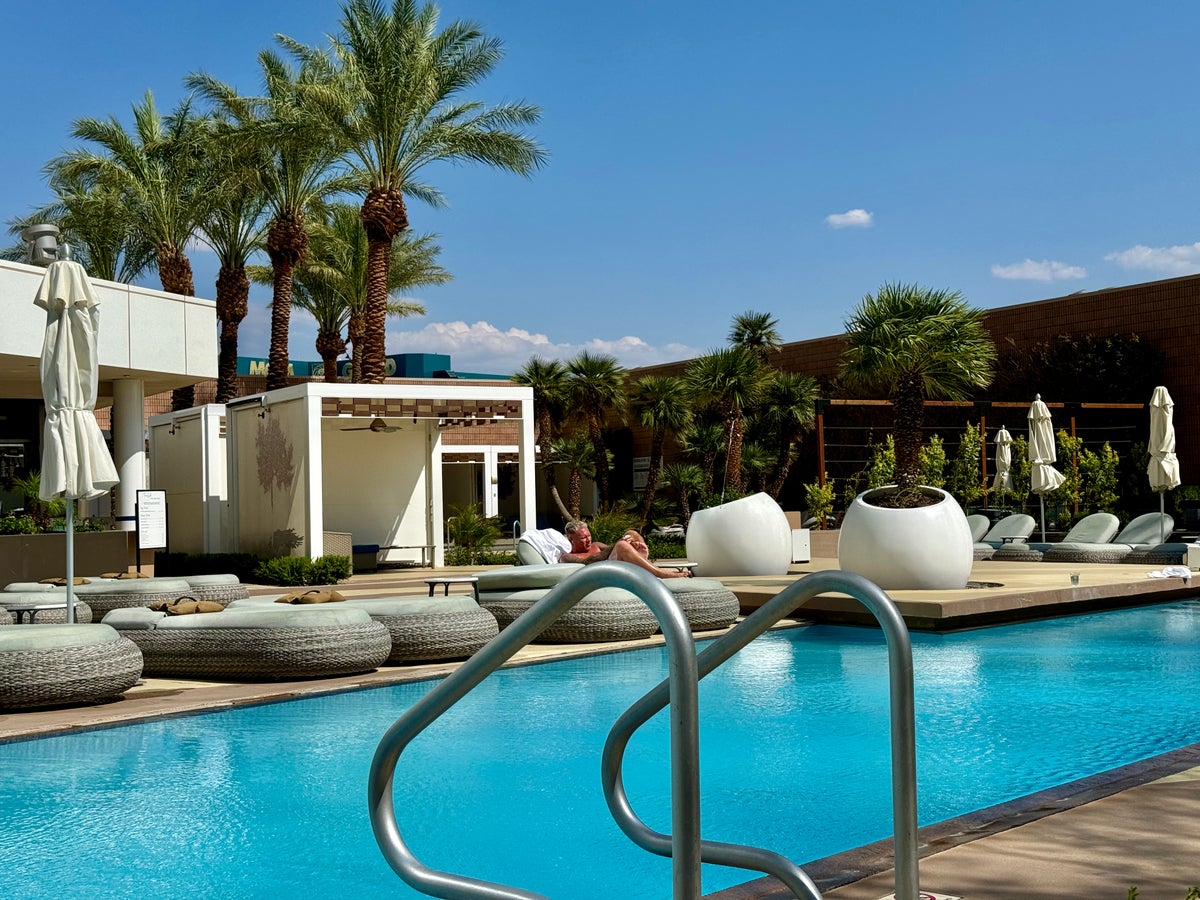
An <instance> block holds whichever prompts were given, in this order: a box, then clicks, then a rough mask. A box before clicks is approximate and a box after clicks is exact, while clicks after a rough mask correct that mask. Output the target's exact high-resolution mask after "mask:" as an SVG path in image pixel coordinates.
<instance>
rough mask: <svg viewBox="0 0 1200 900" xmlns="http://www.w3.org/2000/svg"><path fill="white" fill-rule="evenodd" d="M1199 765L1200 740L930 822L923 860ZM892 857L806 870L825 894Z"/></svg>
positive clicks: (857, 857)
mask: <svg viewBox="0 0 1200 900" xmlns="http://www.w3.org/2000/svg"><path fill="white" fill-rule="evenodd" d="M1198 767H1200V744H1189V745H1188V746H1186V747H1180V748H1179V749H1177V750H1170V751H1168V752H1166V753H1160V754H1158V755H1156V756H1151V757H1148V758H1146V759H1142V760H1138V761H1137V762H1132V763H1128V764H1127V765H1124V766H1118V767H1117V768H1115V769H1108V770H1106V771H1104V772H1099V773H1097V774H1095V775H1090V776H1088V777H1086V778H1080V779H1077V780H1075V781H1068V782H1066V783H1065V784H1060V785H1055V786H1054V787H1050V788H1047V789H1045V790H1042V791H1038V792H1036V793H1033V794H1027V795H1025V796H1023V797H1018V798H1016V799H1014V800H1009V801H1007V802H1005V803H998V804H995V805H993V806H988V807H984V808H983V809H979V810H976V811H975V812H971V813H966V814H964V815H961V816H955V817H954V818H952V819H946V820H944V821H942V822H936V823H934V824H932V825H926V826H925V827H923V828H921V829H919V830H918V833H917V838H918V844H919V847H920V854H921V859H925V858H927V857H929V856H933V855H935V854H938V853H941V852H942V851H944V850H950V849H951V848H953V847H958V846H961V845H963V844H968V843H970V842H972V841H975V840H978V839H980V838H985V837H990V836H991V835H995V834H999V833H1001V832H1004V831H1008V830H1010V829H1013V828H1017V827H1019V826H1021V825H1025V824H1027V823H1029V822H1034V821H1037V820H1038V819H1044V818H1046V817H1048V816H1052V815H1055V814H1056V813H1060V812H1065V811H1066V810H1069V809H1074V808H1076V807H1079V806H1084V805H1086V804H1088V803H1091V802H1093V801H1095V800H1100V799H1103V798H1104V797H1111V796H1112V795H1114V794H1119V793H1121V792H1122V791H1126V790H1129V789H1130V788H1134V787H1139V786H1141V785H1144V784H1149V783H1150V782H1153V781H1157V780H1159V779H1160V778H1166V777H1168V776H1170V775H1175V774H1178V773H1179V772H1185V771H1187V770H1189V769H1194V768H1198ZM892 856H893V850H892V841H891V839H887V840H882V841H876V842H874V843H871V844H866V845H864V846H862V847H856V848H854V849H852V850H847V851H845V852H842V853H836V854H834V855H832V856H827V857H824V858H822V859H818V860H814V861H813V862H811V863H807V864H805V865H804V871H805V872H806V873H807V874H808V876H809V877H810V878H812V880H813V881H814V882H815V883H816V885H817V887H819V888H820V889H821V892H822V893H825V892H827V891H831V890H833V889H834V888H839V887H843V886H845V885H848V884H853V883H854V882H857V881H861V880H863V879H864V878H868V877H870V876H872V875H878V874H880V873H882V872H888V871H890V870H891V869H892V867H893V858H892ZM792 896H793V895H792V893H791V892H790V891H788V890H787V888H785V887H784V886H783V885H781V884H780V883H779V882H778V881H776V880H775V879H773V878H757V879H755V880H753V881H749V882H746V883H744V884H740V885H736V886H734V887H731V888H726V889H724V890H721V891H716V892H714V893H712V894H706V895H705V896H704V900H779V898H785V897H787V898H790V897H792Z"/></svg>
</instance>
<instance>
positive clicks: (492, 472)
mask: <svg viewBox="0 0 1200 900" xmlns="http://www.w3.org/2000/svg"><path fill="white" fill-rule="evenodd" d="M483 514H484V515H485V516H487V517H489V518H491V517H492V516H497V515H499V514H500V465H499V454H498V453H497V452H496V448H495V446H494V445H493V446H490V447H484V448H483Z"/></svg>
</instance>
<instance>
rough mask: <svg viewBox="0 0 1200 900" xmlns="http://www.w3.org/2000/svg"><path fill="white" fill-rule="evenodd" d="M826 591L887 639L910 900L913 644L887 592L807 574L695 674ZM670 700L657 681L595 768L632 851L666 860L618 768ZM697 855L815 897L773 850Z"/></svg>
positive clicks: (895, 773) (861, 581) (904, 899)
mask: <svg viewBox="0 0 1200 900" xmlns="http://www.w3.org/2000/svg"><path fill="white" fill-rule="evenodd" d="M830 592H837V593H843V594H849V595H850V596H851V597H854V598H855V599H856V600H858V601H859V602H861V603H862V604H863V605H864V606H866V607H867V609H869V610H870V611H871V613H872V614H874V616H875V618H876V619H877V620H878V621H879V624H880V626H881V627H882V629H883V633H884V637H885V639H886V641H887V648H888V673H889V682H890V695H891V721H892V727H891V733H892V738H891V740H892V814H893V825H894V829H895V859H896V900H917V898H918V880H919V876H918V863H917V762H916V760H917V751H916V734H915V724H914V708H913V664H912V645H911V643H910V642H909V637H908V629H907V627H906V626H905V624H904V619H903V617H901V615H900V613H899V611H898V610H897V609H896V606H895V604H894V603H892V601H891V599H890V598H889V597H888V596H887V594H885V593H884V592H883V591H882V590H881V589H880V588H879V587H878V586H876V585H875V584H874V583H872V582H870V581H868V580H867V579H865V578H863V577H862V576H860V575H854V574H851V573H849V572H839V571H833V572H816V573H813V574H811V575H806V576H805V577H804V578H801V579H800V580H799V581H797V582H795V583H794V584H792V585H789V586H788V587H787V588H785V589H784V590H782V591H781V592H780V593H778V594H777V595H776V596H775V597H773V598H772V599H771V600H769V601H768V602H767V603H765V604H763V606H761V607H760V608H759V609H757V610H756V611H755V612H754V613H752V614H751V615H749V616H747V617H746V619H745V620H744V621H743V622H741V623H740V624H738V625H737V626H735V627H734V628H733V629H732V630H730V631H729V632H728V633H726V634H725V635H724V636H723V637H720V638H718V639H716V640H715V641H713V642H712V643H711V644H710V645H709V646H708V647H706V648H705V649H704V651H703V652H702V653H701V654H700V656H699V657H698V659H697V668H698V673H699V677H700V678H703V677H704V676H705V675H708V674H709V673H710V672H712V671H713V670H715V669H716V668H717V667H718V666H720V665H721V664H722V663H724V662H725V661H726V660H728V659H729V658H730V657H731V656H733V655H734V654H735V653H737V652H738V651H739V650H741V649H742V648H743V647H745V646H746V645H747V644H749V643H750V642H751V641H753V640H754V639H755V638H756V637H758V636H759V635H760V634H762V633H763V632H765V631H767V630H768V629H769V628H770V627H771V626H772V625H774V624H775V623H777V622H778V621H779V620H780V619H782V618H784V617H785V616H787V615H789V614H790V613H792V612H793V611H794V610H795V609H796V608H797V607H799V606H801V605H803V604H804V603H805V602H807V601H808V600H810V599H812V598H813V597H816V596H817V595H819V594H823V593H830ZM669 695H670V685H669V683H668V682H665V681H664V682H663V683H661V684H659V685H658V686H657V687H655V688H654V689H653V690H651V691H650V692H649V693H647V694H646V695H645V696H643V697H642V698H641V699H639V700H638V701H637V702H635V703H634V704H633V705H632V706H631V707H630V708H629V709H628V710H626V711H625V713H623V714H622V715H621V717H620V718H619V719H618V720H617V722H616V724H614V725H613V727H612V730H611V731H610V732H609V735H608V740H607V741H606V742H605V745H604V755H603V759H602V763H601V773H602V778H603V783H604V797H605V800H606V801H607V802H608V807H609V810H610V811H611V812H612V815H613V818H614V819H615V820H616V822H617V825H618V826H619V827H620V828H621V830H622V831H623V832H625V834H626V836H627V837H629V839H630V840H632V841H633V842H634V843H635V844H637V845H638V846H639V847H642V848H643V849H645V850H648V851H650V852H651V853H656V854H658V855H660V856H671V854H672V853H673V852H674V851H673V844H674V841H673V839H672V836H671V835H666V834H662V833H661V832H657V831H654V830H653V829H651V828H650V827H649V826H647V825H646V824H645V823H644V822H643V821H642V820H641V819H639V818H638V816H637V815H636V814H635V813H634V811H633V808H632V807H631V806H630V803H629V798H628V796H627V795H626V793H625V787H624V784H623V781H622V778H621V764H622V760H623V757H624V753H625V748H626V746H627V745H628V743H629V739H630V738H631V737H632V736H633V734H634V732H635V731H637V729H638V728H640V727H641V726H642V725H644V724H645V723H646V722H648V721H649V720H650V719H651V718H652V717H653V716H654V715H655V714H656V713H658V712H659V711H660V710H661V709H663V707H664V706H666V705H667V701H668V698H669ZM700 854H701V859H702V860H703V861H704V862H706V863H715V864H717V865H723V866H733V867H736V868H742V869H752V870H754V871H758V872H763V873H766V874H768V875H772V876H774V877H775V878H778V879H779V880H780V881H781V882H783V883H784V884H785V885H786V886H787V887H788V889H789V890H791V892H792V893H793V894H794V895H795V896H796V897H801V898H811V900H820V897H821V893H820V891H819V890H818V889H817V887H816V885H815V884H813V882H812V881H811V880H810V879H809V877H808V876H807V875H806V874H805V873H804V871H803V870H802V869H801V868H800V867H799V866H798V865H796V864H795V863H793V862H792V861H791V860H789V859H787V858H786V857H784V856H782V855H780V854H778V853H775V852H773V851H770V850H765V849H762V848H758V847H748V846H743V845H740V844H728V843H722V842H717V841H705V840H702V841H701V842H700ZM676 896H677V897H678V895H676Z"/></svg>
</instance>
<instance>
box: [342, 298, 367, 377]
mask: <svg viewBox="0 0 1200 900" xmlns="http://www.w3.org/2000/svg"><path fill="white" fill-rule="evenodd" d="M363 318H364V317H363V314H362V313H361V312H352V313H350V319H349V321H348V322H347V323H346V337H347V338H348V339H349V340H350V345H351V349H352V354H351V356H350V381H351V382H353V383H354V384H359V383H360V382H361V381H362V364H363V337H364V334H365V332H366V330H367V328H366V325H365V324H364V322H363Z"/></svg>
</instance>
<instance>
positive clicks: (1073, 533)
mask: <svg viewBox="0 0 1200 900" xmlns="http://www.w3.org/2000/svg"><path fill="white" fill-rule="evenodd" d="M1120 525H1121V523H1120V520H1119V519H1117V517H1116V516H1114V515H1113V514H1112V513H1104V512H1101V513H1092V514H1091V515H1090V516H1084V517H1083V518H1082V519H1080V520H1079V521H1078V522H1076V523H1075V524H1074V525H1073V526H1072V527H1071V530H1070V531H1068V532H1067V533H1066V535H1065V536H1064V537H1063V540H1062V543H1061V544H1050V543H1041V542H1038V543H1027V542H1014V543H1011V544H1005V545H1004V546H1003V547H1001V548H1000V549H998V550H997V551H996V552H995V553H993V554H992V559H998V560H1007V561H1009V562H1038V561H1040V560H1041V559H1042V558H1043V556H1044V555H1045V554H1046V551H1048V550H1050V549H1051V548H1052V547H1059V546H1066V545H1068V544H1089V545H1093V546H1094V545H1096V544H1107V543H1108V542H1109V541H1111V540H1112V538H1113V535H1115V534H1116V533H1117V529H1118V528H1119V527H1120Z"/></svg>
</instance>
